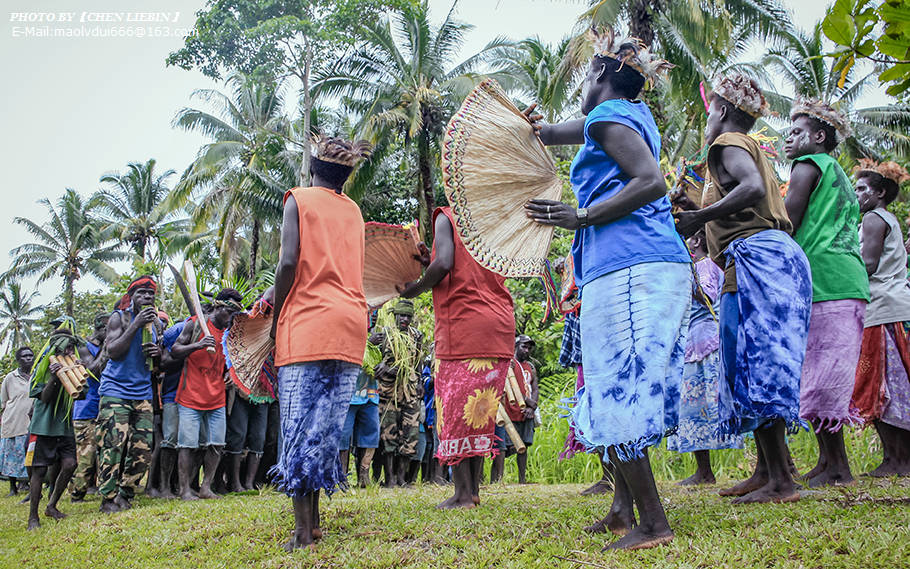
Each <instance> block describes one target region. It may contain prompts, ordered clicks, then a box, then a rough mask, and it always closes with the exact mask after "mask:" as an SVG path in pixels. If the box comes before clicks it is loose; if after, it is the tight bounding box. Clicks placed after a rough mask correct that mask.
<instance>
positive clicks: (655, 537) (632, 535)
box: [601, 526, 673, 551]
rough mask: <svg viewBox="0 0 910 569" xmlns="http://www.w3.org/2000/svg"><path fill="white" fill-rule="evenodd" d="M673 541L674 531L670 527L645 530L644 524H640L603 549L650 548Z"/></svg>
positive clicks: (630, 549)
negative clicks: (660, 529) (650, 530)
mask: <svg viewBox="0 0 910 569" xmlns="http://www.w3.org/2000/svg"><path fill="white" fill-rule="evenodd" d="M671 541H673V532H672V531H670V530H669V529H666V530H662V531H654V532H649V531H645V530H644V529H643V528H642V526H638V527H637V528H635V529H633V530H632V531H630V532H629V533H627V534H626V535H625V536H623V537H621V538H619V539H618V540H616V541H614V542H613V543H611V544H610V545H608V546H606V547H604V548H603V549H602V550H601V551H610V550H616V549H625V550H627V551H634V550H636V549H650V548H652V547H657V546H659V545H664V544H667V543H670V542H671Z"/></svg>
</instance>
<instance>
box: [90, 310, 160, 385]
mask: <svg viewBox="0 0 910 569" xmlns="http://www.w3.org/2000/svg"><path fill="white" fill-rule="evenodd" d="M117 313H119V314H121V322H123V325H124V326H127V325H128V324H129V322H130V320H131V318H127V317H126V315H128V314H132V313H131V312H130V311H129V310H118V311H117ZM98 393H99V394H101V396H102V397H119V398H120V399H127V400H130V401H142V400H146V401H150V400H151V399H152V372H151V371H150V370H149V368H148V366H147V365H146V364H145V352H143V351H142V330H136V333H135V334H133V341H132V342H131V343H130V347H129V349H128V350H127V351H126V354H125V355H124V356H123V358H121V359H119V360H115V359H113V358H111V359H110V361H108V362H107V365H106V366H105V367H104V371H103V372H101V387H100V388H99V389H98Z"/></svg>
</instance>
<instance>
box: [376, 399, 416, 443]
mask: <svg viewBox="0 0 910 569" xmlns="http://www.w3.org/2000/svg"><path fill="white" fill-rule="evenodd" d="M422 404H423V402H422V401H420V400H419V399H414V400H412V401H398V402H397V404H396V403H395V402H392V401H388V400H386V401H383V400H382V399H380V401H379V442H380V443H381V446H382V450H383V452H385V453H386V454H397V455H401V456H406V457H414V456H415V455H416V454H417V441H418V440H419V438H420V406H421V405H422Z"/></svg>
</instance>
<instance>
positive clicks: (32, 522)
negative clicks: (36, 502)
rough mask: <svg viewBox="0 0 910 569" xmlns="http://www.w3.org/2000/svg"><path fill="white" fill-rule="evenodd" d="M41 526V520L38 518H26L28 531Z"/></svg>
mask: <svg viewBox="0 0 910 569" xmlns="http://www.w3.org/2000/svg"><path fill="white" fill-rule="evenodd" d="M40 527H41V522H40V521H38V518H29V519H28V531H35V530H36V529H38V528H40Z"/></svg>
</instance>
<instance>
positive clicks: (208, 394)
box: [176, 316, 225, 411]
mask: <svg viewBox="0 0 910 569" xmlns="http://www.w3.org/2000/svg"><path fill="white" fill-rule="evenodd" d="M206 324H207V325H208V327H209V332H211V333H212V336H214V337H215V353H214V354H212V353H209V351H208V350H196V351H195V352H193V353H192V354H190V355H189V356H187V358H186V361H184V363H183V373H181V374H180V383H179V384H178V385H177V397H176V401H177V403H179V404H181V405H183V406H184V407H189V408H190V409H196V410H198V411H211V410H212V409H218V408H219V407H224V405H225V400H224V366H225V360H224V351H223V350H222V349H221V338H222V337H223V336H224V330H219V329H218V328H216V327H215V325H214V324H212V323H211V322H209V321H208V320H206ZM186 325H187V326H196V317H195V316H193V317H192V318H190V320H189V321H188V322H187V323H186ZM201 337H202V333H201V332H200V333H199V338H201ZM199 338H197V339H196V340H198V339H199Z"/></svg>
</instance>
